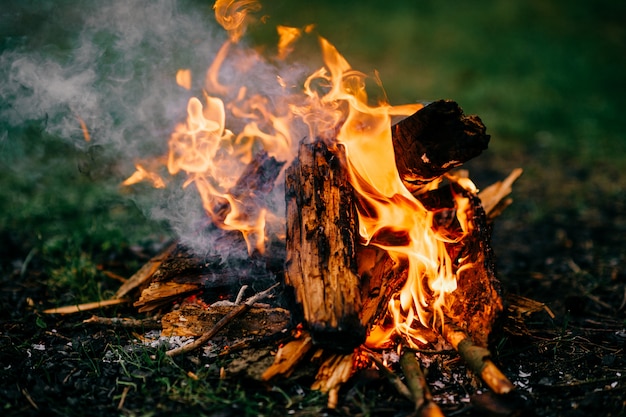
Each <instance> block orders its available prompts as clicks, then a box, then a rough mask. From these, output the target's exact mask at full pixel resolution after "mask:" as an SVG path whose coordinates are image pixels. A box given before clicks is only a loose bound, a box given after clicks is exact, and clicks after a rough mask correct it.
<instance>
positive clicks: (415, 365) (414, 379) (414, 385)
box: [400, 349, 443, 417]
mask: <svg viewBox="0 0 626 417" xmlns="http://www.w3.org/2000/svg"><path fill="white" fill-rule="evenodd" d="M400 366H401V367H402V372H403V373H404V376H405V378H406V381H407V384H408V386H409V390H410V391H411V393H412V396H413V401H414V402H415V411H416V412H417V413H418V415H419V416H421V417H443V412H442V411H441V409H440V408H439V406H438V405H437V404H436V403H434V402H433V397H432V395H431V393H430V389H428V385H427V384H426V376H425V375H424V372H423V371H422V367H421V366H420V364H419V362H418V361H417V358H416V357H415V352H413V351H411V350H408V349H405V350H404V352H402V355H401V356H400Z"/></svg>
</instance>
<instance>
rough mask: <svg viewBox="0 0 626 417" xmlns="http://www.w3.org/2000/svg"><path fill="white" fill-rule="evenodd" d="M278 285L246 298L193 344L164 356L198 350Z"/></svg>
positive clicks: (168, 352) (170, 351) (173, 350)
mask: <svg viewBox="0 0 626 417" xmlns="http://www.w3.org/2000/svg"><path fill="white" fill-rule="evenodd" d="M278 285H279V283H276V284H274V285H272V286H271V287H269V288H268V289H266V290H265V291H262V292H260V293H258V294H256V295H253V296H252V297H250V298H248V299H247V300H246V301H245V302H244V303H243V304H239V305H237V306H236V307H235V308H234V309H232V310H231V311H230V313H228V314H226V315H225V316H224V317H222V319H221V320H220V321H218V322H217V323H216V324H215V326H213V328H211V330H209V331H208V332H206V333H205V334H203V335H202V336H200V337H199V338H198V339H196V340H194V341H193V342H191V343H189V344H186V345H184V346H181V347H178V348H174V349H170V350H168V351H167V352H165V354H166V355H167V356H170V357H172V356H177V355H180V354H182V353H185V352H190V351H192V350H194V349H197V348H199V347H200V346H202V345H204V344H205V343H206V342H208V341H209V340H210V339H211V338H212V337H213V336H215V335H216V334H217V333H218V332H219V331H220V330H222V329H223V328H224V327H225V326H226V325H227V324H228V323H230V322H231V321H232V320H233V319H234V318H235V317H237V316H239V315H240V314H242V313H244V312H245V311H247V310H248V309H249V308H250V307H251V306H252V305H253V304H254V303H256V302H257V301H259V300H262V299H263V298H265V297H267V296H268V295H269V293H270V292H271V291H272V290H273V289H274V288H276V287H278Z"/></svg>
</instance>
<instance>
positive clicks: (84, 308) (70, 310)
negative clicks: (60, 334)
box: [42, 298, 129, 314]
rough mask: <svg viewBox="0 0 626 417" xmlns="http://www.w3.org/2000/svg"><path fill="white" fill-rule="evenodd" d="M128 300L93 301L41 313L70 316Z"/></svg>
mask: <svg viewBox="0 0 626 417" xmlns="http://www.w3.org/2000/svg"><path fill="white" fill-rule="evenodd" d="M128 301H129V300H127V299H125V298H114V299H111V300H103V301H94V302H91V303H84V304H76V305H73V306H64V307H57V308H49V309H47V310H44V311H42V313H44V314H71V313H79V312H81V311H88V310H95V309H96V308H101V307H108V306H113V305H118V304H125V303H128Z"/></svg>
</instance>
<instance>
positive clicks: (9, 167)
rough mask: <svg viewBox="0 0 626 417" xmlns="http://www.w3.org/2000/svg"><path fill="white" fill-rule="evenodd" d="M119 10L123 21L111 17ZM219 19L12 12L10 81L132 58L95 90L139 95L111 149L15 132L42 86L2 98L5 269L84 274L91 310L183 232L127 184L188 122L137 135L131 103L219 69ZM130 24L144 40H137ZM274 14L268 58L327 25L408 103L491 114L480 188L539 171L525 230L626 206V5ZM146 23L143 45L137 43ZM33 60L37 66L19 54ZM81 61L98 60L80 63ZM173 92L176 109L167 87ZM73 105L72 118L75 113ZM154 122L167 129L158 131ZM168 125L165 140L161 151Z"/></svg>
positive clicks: (356, 61)
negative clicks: (517, 172)
mask: <svg viewBox="0 0 626 417" xmlns="http://www.w3.org/2000/svg"><path fill="white" fill-rule="evenodd" d="M156 3H158V4H160V5H161V6H160V7H161V9H163V10H165V12H164V11H163V10H161V13H162V16H165V18H166V19H167V16H170V15H174V16H176V17H177V19H180V20H181V21H185V20H189V21H190V22H193V23H192V24H191V25H190V26H189V28H178V30H177V32H176V33H175V34H173V38H174V39H175V40H176V42H174V41H172V42H169V41H165V40H164V39H166V37H167V36H168V35H167V33H161V31H159V30H158V29H157V28H156V27H155V26H158V25H155V24H152V25H151V28H150V30H151V31H154V33H153V32H149V33H147V36H146V35H145V34H142V33H141V30H143V29H141V28H143V27H144V25H146V21H148V19H147V17H146V16H147V15H148V11H149V9H152V8H154V7H156V6H155V4H156ZM133 5H134V6H133ZM116 7H117V8H119V11H117V12H115V13H113V12H111V10H110V8H116ZM211 7H212V3H211V2H204V1H197V0H196V1H191V0H181V1H178V2H175V1H160V2H149V1H142V2H133V1H124V2H122V1H117V2H107V5H106V6H103V5H102V4H101V3H99V2H94V1H78V0H76V1H69V0H65V1H61V0H59V1H30V2H27V1H4V2H3V7H2V10H0V47H1V48H2V49H1V50H0V53H1V54H2V55H0V56H1V57H2V59H1V60H0V65H1V67H0V74H1V75H2V76H3V77H5V78H7V79H9V78H11V77H13V76H14V75H15V73H14V72H15V69H14V66H13V63H14V62H16V60H17V59H18V58H19V59H22V58H23V56H26V55H27V54H29V53H33V54H35V53H40V54H41V56H43V57H45V61H42V65H43V67H44V71H43V74H51V73H52V71H56V69H55V68H56V67H55V66H54V65H50V64H49V62H55V63H57V64H58V65H59V66H60V68H66V66H71V65H78V66H82V67H83V68H85V69H86V70H87V69H90V68H96V67H91V66H90V65H88V63H89V62H91V63H95V64H99V65H100V67H101V68H104V67H107V65H108V63H111V62H114V63H115V64H116V65H115V66H113V65H111V66H110V67H107V70H106V71H103V72H102V73H99V72H97V71H96V74H95V75H93V74H92V75H93V77H92V78H89V81H88V82H84V83H85V85H86V86H88V87H89V88H91V89H93V90H94V91H96V92H97V91H98V89H100V90H99V91H100V92H101V93H103V92H108V91H109V90H108V89H109V88H113V87H115V86H113V87H111V85H113V84H111V83H112V82H111V80H112V79H114V78H115V77H117V75H116V73H117V72H121V75H120V76H119V77H120V78H124V77H126V78H125V81H124V82H125V83H126V84H125V85H126V86H134V87H132V88H130V89H129V92H128V93H127V96H123V97H125V98H124V99H123V100H120V102H119V103H117V104H116V103H114V102H113V109H112V110H111V111H110V112H109V113H108V116H109V117H110V119H111V120H110V121H109V125H108V126H112V127H116V126H117V127H119V129H118V130H117V131H116V132H118V133H117V134H118V135H119V137H118V136H116V139H115V140H110V141H108V140H106V138H102V137H103V136H106V135H105V134H103V133H102V132H104V130H100V131H98V129H95V131H94V132H93V133H94V135H95V136H96V138H95V139H94V142H92V143H85V142H84V141H83V140H82V137H81V132H80V129H79V128H78V127H77V128H76V131H75V132H73V133H72V134H67V130H63V129H52V128H51V126H54V124H55V123H56V122H57V121H58V120H56V119H55V116H54V115H53V114H51V110H50V109H51V107H50V108H43V109H41V111H40V112H39V113H37V112H34V111H33V113H32V114H28V115H26V116H24V117H21V118H20V117H18V118H17V119H18V120H17V121H15V120H13V117H12V115H15V111H14V109H16V108H17V106H18V104H19V103H17V100H18V99H17V98H16V97H17V95H16V94H18V93H19V91H20V88H22V89H24V91H30V90H33V89H35V88H34V87H31V86H28V85H22V86H18V87H16V86H15V84H11V85H9V86H8V87H7V86H6V85H5V84H2V88H0V100H2V103H1V104H0V110H2V112H0V115H2V119H0V172H1V174H0V258H2V266H1V268H2V270H1V272H2V273H8V271H12V270H14V269H15V268H22V269H25V268H27V267H28V265H27V264H28V260H29V259H31V258H32V257H33V256H34V255H35V254H36V255H37V258H38V259H40V262H43V264H44V266H45V270H47V271H49V274H50V275H51V276H52V277H56V278H55V279H56V280H57V281H56V282H58V283H60V284H61V285H60V286H61V287H63V285H67V281H71V280H72V279H73V278H72V277H76V276H81V274H82V275H84V277H85V278H84V281H83V282H82V284H81V285H78V286H77V287H76V292H75V293H74V296H76V297H78V298H81V297H82V298H84V299H89V298H93V297H94V295H101V294H96V293H97V292H98V291H99V290H98V288H99V287H98V286H97V285H95V284H93V282H97V281H98V280H99V279H101V278H102V277H99V276H98V272H97V265H98V264H99V263H101V262H102V261H103V258H106V257H109V258H110V257H112V256H114V254H115V253H119V252H121V251H122V250H123V249H124V248H128V247H131V246H133V245H144V244H148V243H149V242H154V241H160V240H162V239H164V237H165V236H167V235H169V233H170V232H169V231H168V227H167V225H166V224H164V223H163V222H162V221H158V220H150V219H148V217H147V216H146V215H144V214H145V213H147V212H148V211H150V210H149V209H146V204H144V203H145V202H146V201H149V200H151V199H158V198H159V197H160V195H159V194H158V192H156V191H153V190H149V188H148V187H145V189H144V188H139V189H135V190H134V192H133V194H132V195H129V193H128V192H124V191H122V190H121V189H120V187H119V186H118V184H119V181H120V179H121V178H123V177H124V176H125V175H127V174H128V172H129V171H128V169H129V166H130V164H132V160H131V161H129V160H128V159H129V158H128V153H126V152H125V151H123V150H121V149H120V147H119V146H118V145H119V142H123V141H125V140H130V139H131V138H132V139H134V138H137V140H138V141H139V138H141V137H144V138H147V140H148V143H149V148H150V150H151V152H154V153H155V154H159V153H160V151H162V149H159V146H160V145H158V143H159V141H161V142H163V143H164V141H165V140H166V137H167V129H168V127H169V126H168V123H169V120H167V119H165V118H161V117H160V115H161V114H170V113H168V110H167V109H165V110H164V108H163V107H167V106H166V105H164V104H163V103H160V104H155V103H158V101H150V105H146V106H143V107H142V112H141V114H139V113H138V114H137V117H136V118H139V119H141V118H142V117H143V118H146V119H150V120H152V119H157V121H152V122H151V123H152V124H151V125H150V128H149V129H148V128H146V129H145V130H144V129H143V128H137V127H129V126H127V125H125V124H124V123H126V122H125V121H124V117H125V116H126V115H127V114H128V111H126V110H124V108H123V107H124V106H123V101H124V100H129V101H133V100H135V99H136V97H137V94H135V92H136V91H146V90H149V89H151V88H154V86H155V85H160V86H161V88H163V89H165V88H166V87H163V85H167V84H170V83H172V81H171V80H172V76H173V73H174V71H175V69H176V68H178V67H182V66H196V67H197V68H203V67H205V66H206V63H207V62H208V59H207V58H206V57H203V56H202V53H196V52H197V51H199V50H202V51H214V49H215V48H216V47H218V46H219V44H218V43H217V42H213V43H214V44H215V45H208V44H207V42H208V40H207V39H206V38H203V35H202V34H200V33H196V34H194V33H193V32H194V28H195V27H196V26H195V25H202V22H206V27H207V28H211V27H213V29H207V30H209V31H210V32H211V33H215V34H217V35H216V36H217V37H218V38H219V36H223V35H220V31H219V29H215V28H214V26H215V25H214V24H213V14H212V10H211ZM105 9H106V10H105ZM103 10H104V11H103ZM142 10H144V11H145V13H144V12H142ZM127 15H129V16H131V23H132V20H133V19H134V21H135V24H136V26H134V25H133V24H130V23H129V24H128V25H127V26H122V23H123V21H124V19H125V18H124V16H127ZM260 15H265V16H266V18H265V19H264V20H265V22H266V24H265V25H261V26H255V27H252V28H251V29H250V31H249V39H250V42H251V43H252V44H255V45H259V46H260V45H267V44H269V43H270V42H271V41H273V40H274V39H275V31H274V27H275V25H277V24H283V25H291V26H298V27H302V26H304V25H306V24H309V23H315V24H316V30H317V32H318V33H319V34H320V35H322V36H324V37H326V38H327V39H328V40H330V41H331V43H333V44H334V45H335V46H336V47H337V48H338V50H339V51H340V52H341V53H342V54H343V55H344V56H345V57H346V59H347V60H348V61H349V62H350V63H351V64H352V67H353V68H355V69H359V70H362V71H363V72H366V73H372V72H374V71H378V72H379V73H380V77H381V79H382V81H383V84H384V86H385V89H386V92H387V95H388V97H389V101H390V102H391V103H392V104H403V103H408V102H414V101H430V100H435V99H439V98H449V99H454V100H456V101H457V102H458V103H459V104H460V105H461V107H462V108H463V109H464V110H465V112H466V113H471V114H478V115H479V116H480V117H481V118H482V119H483V121H484V122H485V124H486V126H487V128H488V132H489V133H490V134H491V135H492V141H491V144H490V149H489V151H487V152H486V153H485V154H484V155H482V156H481V157H479V158H477V160H475V161H473V162H471V163H470V164H468V167H469V168H470V170H471V175H472V176H473V177H476V180H477V182H478V185H479V186H485V185H488V182H490V181H493V180H497V179H500V178H502V177H504V176H505V175H506V174H508V172H509V171H510V170H511V169H513V168H515V167H522V168H524V169H525V174H524V176H523V177H522V178H521V179H520V180H519V183H518V186H517V187H516V189H515V192H514V195H515V199H516V203H515V204H514V206H513V207H512V209H511V212H510V213H507V214H506V216H507V218H508V219H510V221H513V222H518V223H526V224H528V225H532V224H536V223H540V222H545V221H549V219H550V218H552V217H553V216H554V213H558V212H569V211H572V210H573V211H575V212H577V213H583V214H584V213H588V212H589V211H590V210H592V208H593V206H594V204H596V203H597V202H598V201H603V202H605V204H609V205H610V204H613V203H612V202H613V201H615V202H617V203H619V204H621V205H620V206H619V207H623V204H624V203H623V202H624V197H623V194H624V186H625V184H626V181H625V178H624V174H623V172H622V171H623V169H622V167H624V166H626V164H625V162H626V152H625V151H626V138H625V137H624V135H625V133H624V132H626V118H625V117H623V115H622V110H623V109H624V108H626V81H625V79H626V76H625V74H626V26H625V24H624V16H626V2H619V1H609V0H599V1H594V2H591V1H582V0H581V1H576V0H570V1H564V0H558V1H539V0H529V1H495V0H491V1H490V0H478V1H473V2H459V1H451V0H438V1H434V0H423V1H421V0H420V1H415V0H413V1H408V0H396V1H393V2H389V1H372V0H361V1H354V0H348V1H337V0H323V1H322V0H318V1H307V2H304V1H302V2H299V1H286V0H272V1H270V0H267V1H265V2H263V9H262V11H261V12H260ZM156 19H158V16H157V17H156ZM85 22H91V23H89V24H90V25H91V26H90V27H91V29H90V30H91V32H90V38H89V39H90V40H91V41H92V43H91V44H90V46H89V47H90V48H93V47H94V45H95V47H96V48H95V50H94V51H91V50H89V51H87V50H86V48H87V46H86V44H82V43H80V42H78V41H77V39H78V38H79V34H80V33H83V32H81V31H83V30H84V29H83V28H84V26H85V24H86V23H85ZM94 22H96V23H94ZM107 27H110V28H111V31H110V32H109V31H107V29H106V28H107ZM133 27H136V28H137V32H138V33H137V32H135V31H132V30H130V29H131V28H133ZM146 27H147V25H146ZM168 27H169V26H167V27H164V28H163V32H167V30H166V29H167V28H168ZM119 28H123V30H122V29H119ZM118 29H119V31H117V32H116V30H118ZM161 36H163V38H161ZM124 42H127V43H129V44H130V43H132V45H130V46H129V48H131V49H132V50H133V52H134V53H135V55H132V56H131V55H128V56H126V55H125V52H124V50H123V49H121V47H120V44H121V43H124ZM185 42H186V43H185ZM98 44H100V46H101V47H102V49H101V50H99V51H98V50H97V46H98ZM159 45H163V47H162V48H160V47H159ZM15 51H18V52H19V54H20V55H12V54H13V53H14V52H15ZM76 51H80V53H81V54H84V55H81V56H83V57H88V59H83V58H79V55H78V53H77V52H76ZM306 53H307V54H308V53H309V52H306ZM311 53H314V52H311ZM58 72H59V73H60V74H65V75H66V76H67V77H69V75H68V73H66V72H64V71H63V70H60V71H58ZM82 75H84V76H89V73H88V71H85V72H84V74H82ZM30 79H31V78H29V80H30ZM22 80H23V78H22ZM81 80H84V78H81V79H79V80H78V81H79V82H83V81H81ZM31 81H32V80H31ZM0 82H4V81H0ZM22 82H24V81H22ZM33 82H35V81H33ZM134 83H139V85H135V84H134ZM85 91H90V90H89V89H86V90H79V91H78V92H77V93H76V94H77V96H76V99H77V100H78V99H84V98H85ZM110 91H116V90H110ZM164 91H165V90H164ZM16 92H17V93H16ZM52 93H54V91H53V92H51V93H50V94H52ZM56 93H58V92H56ZM107 94H108V93H107ZM158 94H164V96H163V97H166V95H165V93H162V92H161V91H160V90H159V91H158ZM60 95H61V96H62V95H63V94H60ZM108 99H109V101H107V103H108V104H111V103H112V101H111V100H110V97H109V98H108ZM181 103H182V101H181ZM83 104H85V107H83V108H82V111H81V117H83V118H85V119H89V120H87V121H88V125H90V126H93V123H96V120H92V119H94V118H96V117H101V116H103V113H101V114H99V115H95V114H88V113H89V110H90V109H92V108H93V109H96V108H97V109H98V110H101V109H100V108H99V107H98V106H93V107H90V105H89V103H83ZM139 104H140V105H141V102H139ZM66 107H67V108H66V109H65V111H66V112H71V111H72V109H70V106H66ZM152 110H154V111H155V113H154V114H155V115H158V116H154V117H152V116H151V111H152ZM131 113H132V112H131ZM21 114H22V115H24V113H23V112H22V113H21ZM172 119H173V117H172ZM159 120H161V123H162V125H159ZM103 129H104V128H103ZM159 129H162V133H163V135H162V137H160V138H156V137H154V136H155V132H157V133H158V132H159V131H160V130H159ZM99 133H100V140H98V135H99ZM69 136H71V137H69ZM133 143H135V145H133V146H136V147H141V146H144V145H138V144H136V143H137V141H135V142H133ZM157 217H158V216H157ZM583 218H584V216H583ZM497 251H498V248H497V247H496V252H497ZM55 274H56V275H55ZM88 281H89V282H91V284H89V283H87V282H88ZM85 289H87V290H85Z"/></svg>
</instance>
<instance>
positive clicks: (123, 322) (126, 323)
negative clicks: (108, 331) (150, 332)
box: [83, 316, 161, 329]
mask: <svg viewBox="0 0 626 417" xmlns="http://www.w3.org/2000/svg"><path fill="white" fill-rule="evenodd" d="M83 323H85V324H100V325H103V326H113V327H123V328H144V329H160V328H161V323H160V322H159V321H158V320H155V319H154V318H149V319H143V320H137V319H130V318H118V317H99V316H91V317H90V318H88V319H87V320H83Z"/></svg>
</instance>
